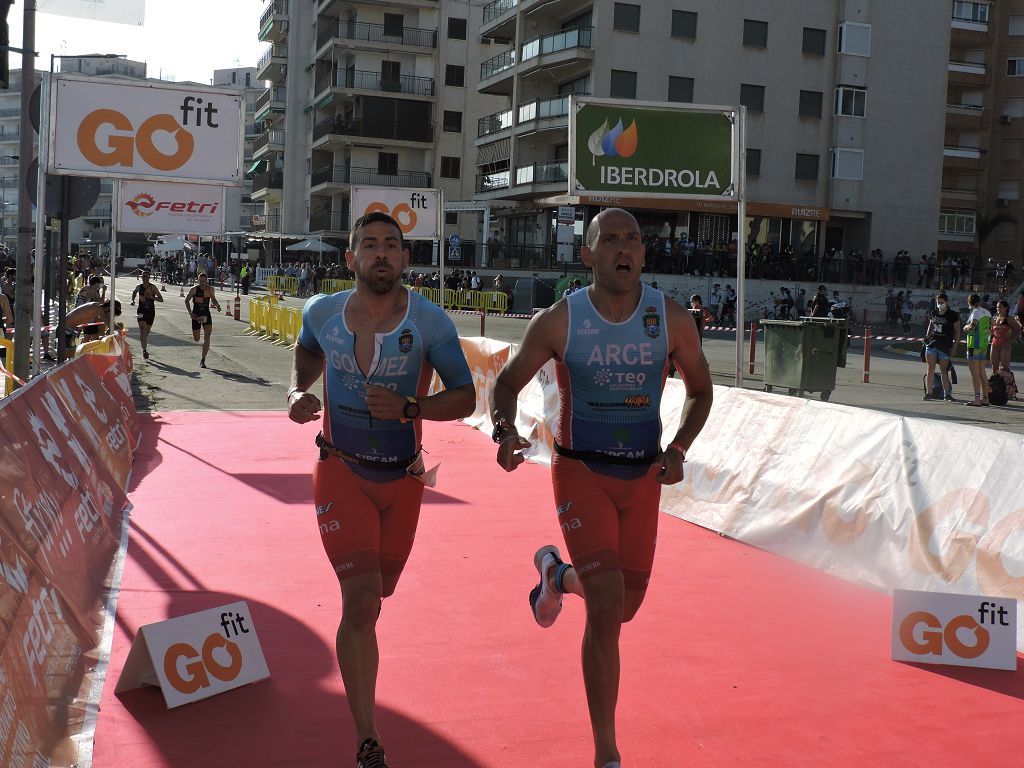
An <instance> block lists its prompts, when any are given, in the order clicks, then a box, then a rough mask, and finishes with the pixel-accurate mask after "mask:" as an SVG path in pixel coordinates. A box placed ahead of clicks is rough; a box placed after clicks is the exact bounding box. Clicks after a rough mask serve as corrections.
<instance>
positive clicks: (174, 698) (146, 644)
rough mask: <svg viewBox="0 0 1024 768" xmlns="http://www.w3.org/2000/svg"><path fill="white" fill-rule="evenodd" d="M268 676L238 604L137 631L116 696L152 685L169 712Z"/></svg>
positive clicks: (244, 610)
mask: <svg viewBox="0 0 1024 768" xmlns="http://www.w3.org/2000/svg"><path fill="white" fill-rule="evenodd" d="M268 677H270V672H269V670H268V669H267V662H266V660H265V659H264V657H263V649H262V648H261V647H260V641H259V638H257V637H256V627H255V626H254V625H253V622H252V614H251V613H250V611H249V606H248V605H247V604H246V603H245V602H244V601H242V602H237V603H232V604H231V605H223V606H220V607H218V608H210V609H209V610H206V611H200V612H199V613H191V614H188V615H187V616H179V617H178V618H175V619H170V620H168V621H163V622H160V623H158V624H147V625H146V626H144V627H142V628H140V629H139V634H138V635H137V636H136V638H135V642H134V643H133V644H132V649H131V651H130V652H129V653H128V659H127V660H126V661H125V665H124V669H123V670H122V671H121V677H120V678H119V680H118V683H117V689H116V692H117V693H120V692H121V691H126V690H130V689H132V688H137V687H139V686H140V685H142V684H154V683H155V684H156V685H159V686H160V688H161V690H162V691H163V694H164V700H165V701H166V702H167V706H168V707H169V708H173V707H177V706H180V705H182V704H187V703H189V702H191V701H199V700H200V699H206V698H209V697H210V696H214V695H216V694H218V693H223V692H224V691H228V690H231V689H233V688H238V687H240V686H242V685H246V684H247V683H252V682H255V681H257V680H263V679H265V678H268Z"/></svg>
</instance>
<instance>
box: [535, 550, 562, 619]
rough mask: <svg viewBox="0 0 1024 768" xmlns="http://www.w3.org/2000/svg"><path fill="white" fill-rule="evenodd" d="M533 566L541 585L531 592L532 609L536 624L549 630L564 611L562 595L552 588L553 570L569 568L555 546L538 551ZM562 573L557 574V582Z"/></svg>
mask: <svg viewBox="0 0 1024 768" xmlns="http://www.w3.org/2000/svg"><path fill="white" fill-rule="evenodd" d="M533 564H534V566H535V567H536V568H537V573H538V574H539V575H540V583H539V584H537V586H536V587H534V588H533V589H532V590H530V607H531V608H532V609H533V618H534V619H535V620H536V622H537V623H538V624H539V625H540V626H542V627H544V628H547V627H550V626H551V625H552V624H554V623H555V619H557V618H558V614H559V613H560V612H561V611H562V593H561V592H559V591H558V589H557V588H556V589H552V588H551V586H550V583H551V580H552V579H551V576H552V574H551V569H552V568H556V569H567V568H568V566H567V565H565V563H563V562H562V558H561V557H559V556H558V547H556V546H554V545H553V544H549V545H547V546H546V547H541V548H540V549H538V550H537V553H536V554H535V555H534V556H533ZM562 573H564V571H563V570H558V571H557V572H556V574H555V580H556V582H557V581H559V580H560V579H559V578H558V577H560V576H561V575H562Z"/></svg>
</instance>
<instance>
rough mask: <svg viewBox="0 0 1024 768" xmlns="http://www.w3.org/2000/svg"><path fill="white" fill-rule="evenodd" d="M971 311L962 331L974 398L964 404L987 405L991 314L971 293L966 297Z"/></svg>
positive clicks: (977, 296)
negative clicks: (987, 369) (964, 337)
mask: <svg viewBox="0 0 1024 768" xmlns="http://www.w3.org/2000/svg"><path fill="white" fill-rule="evenodd" d="M967 306H968V307H970V310H971V313H970V314H969V315H968V316H967V324H966V325H964V333H965V334H966V335H967V367H968V368H970V370H971V382H972V383H973V384H974V400H973V401H970V402H967V403H964V405H973V406H982V405H988V404H989V402H988V375H987V372H986V370H985V369H986V367H987V365H988V339H989V328H990V327H991V325H992V314H991V313H990V312H989V311H988V310H987V309H985V308H984V307H983V306H981V297H980V296H979V295H978V294H976V293H972V294H971V295H970V296H968V297H967Z"/></svg>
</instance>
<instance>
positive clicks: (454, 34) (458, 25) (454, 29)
mask: <svg viewBox="0 0 1024 768" xmlns="http://www.w3.org/2000/svg"><path fill="white" fill-rule="evenodd" d="M448 39H449V40H465V39H466V20H465V19H456V18H450V19H448Z"/></svg>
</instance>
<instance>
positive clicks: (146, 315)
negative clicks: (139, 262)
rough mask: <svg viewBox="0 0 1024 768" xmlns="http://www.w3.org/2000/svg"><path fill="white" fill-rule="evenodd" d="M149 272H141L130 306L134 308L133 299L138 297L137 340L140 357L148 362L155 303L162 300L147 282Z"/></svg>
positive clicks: (158, 293) (154, 287)
mask: <svg viewBox="0 0 1024 768" xmlns="http://www.w3.org/2000/svg"><path fill="white" fill-rule="evenodd" d="M149 278H150V272H149V270H148V269H144V270H143V271H142V282H141V283H139V284H138V285H137V286H135V290H134V291H132V306H133V307H134V306H135V297H136V296H138V299H139V308H138V311H137V312H136V313H135V316H136V318H137V319H138V321H139V340H140V342H141V344H142V357H143V358H144V359H146V360H149V349H148V347H147V344H148V343H149V332H150V331H152V330H153V321H155V320H156V302H158V301H160V302H162V301H163V300H164V297H163V295H162V294H161V293H160V289H159V288H157V287H156V286H155V285H153V284H152V283H151V282H149Z"/></svg>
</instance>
